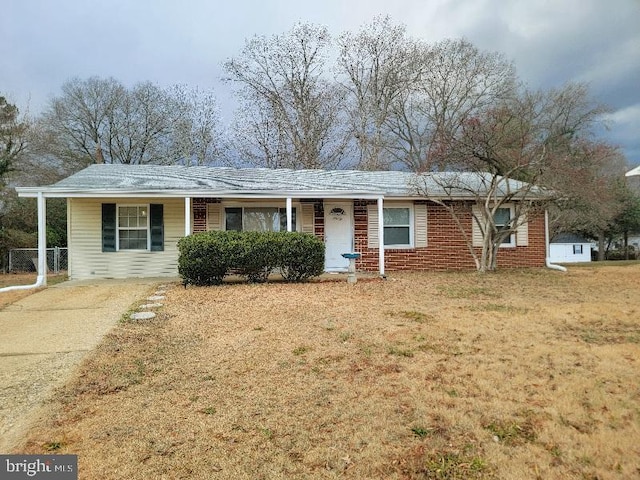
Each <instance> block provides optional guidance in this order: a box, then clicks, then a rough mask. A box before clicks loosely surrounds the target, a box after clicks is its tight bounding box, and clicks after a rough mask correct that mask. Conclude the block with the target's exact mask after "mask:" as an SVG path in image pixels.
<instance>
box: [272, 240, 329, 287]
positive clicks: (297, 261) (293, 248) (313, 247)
mask: <svg viewBox="0 0 640 480" xmlns="http://www.w3.org/2000/svg"><path fill="white" fill-rule="evenodd" d="M281 235H282V243H281V246H280V248H281V252H280V254H281V262H280V265H279V266H280V272H281V274H282V277H283V278H284V279H285V280H286V281H288V282H304V281H306V280H308V279H309V278H312V277H317V276H318V275H321V274H322V273H323V272H324V251H325V249H324V243H323V242H322V240H320V239H319V238H318V237H316V236H315V235H312V234H310V233H294V232H282V234H281Z"/></svg>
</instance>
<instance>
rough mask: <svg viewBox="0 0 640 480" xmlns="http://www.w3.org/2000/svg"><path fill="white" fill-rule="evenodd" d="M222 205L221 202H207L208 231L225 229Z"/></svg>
mask: <svg viewBox="0 0 640 480" xmlns="http://www.w3.org/2000/svg"><path fill="white" fill-rule="evenodd" d="M222 215H223V210H222V205H220V204H219V203H208V204H207V231H211V230H216V231H217V230H223V229H224V222H223V221H222Z"/></svg>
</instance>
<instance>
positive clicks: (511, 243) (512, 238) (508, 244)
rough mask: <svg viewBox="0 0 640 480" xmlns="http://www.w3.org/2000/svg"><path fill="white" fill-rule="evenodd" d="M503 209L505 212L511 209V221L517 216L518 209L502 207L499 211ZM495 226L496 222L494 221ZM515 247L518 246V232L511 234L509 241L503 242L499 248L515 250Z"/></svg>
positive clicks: (509, 206) (507, 206)
mask: <svg viewBox="0 0 640 480" xmlns="http://www.w3.org/2000/svg"><path fill="white" fill-rule="evenodd" d="M501 208H504V209H505V210H506V209H509V220H511V219H512V218H513V217H514V216H515V214H516V208H515V207H514V206H513V205H501V206H499V207H498V210H500V209H501ZM496 213H497V210H496ZM494 218H495V216H494ZM494 225H495V220H494ZM497 226H498V225H496V227H497ZM515 246H516V232H511V234H510V235H509V237H508V241H504V242H502V243H501V244H500V247H499V248H515Z"/></svg>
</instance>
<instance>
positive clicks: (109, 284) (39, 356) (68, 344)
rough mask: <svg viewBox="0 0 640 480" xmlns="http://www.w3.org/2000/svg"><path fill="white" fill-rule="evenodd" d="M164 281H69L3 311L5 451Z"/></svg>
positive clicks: (1, 421)
mask: <svg viewBox="0 0 640 480" xmlns="http://www.w3.org/2000/svg"><path fill="white" fill-rule="evenodd" d="M169 281H171V280H169ZM159 283H167V280H166V279H135V280H101V281H91V282H74V281H70V282H64V283H61V284H58V285H55V286H52V287H49V288H46V289H44V290H41V291H39V292H36V293H34V294H32V295H30V296H28V297H26V298H23V299H22V300H19V301H17V302H15V303H13V304H11V305H9V306H7V307H6V308H5V309H3V310H0V453H8V452H9V451H11V448H12V447H13V446H14V445H16V444H17V442H18V441H19V440H20V439H21V436H22V435H24V433H25V431H26V430H27V429H28V427H29V425H30V422H32V421H33V420H34V416H35V414H36V411H37V409H38V407H39V406H40V405H41V403H42V402H43V401H44V400H45V399H46V398H48V397H49V396H50V395H51V393H52V392H53V389H54V388H55V387H56V386H59V385H61V384H63V383H64V382H65V381H66V380H67V379H68V377H69V375H70V374H71V372H72V371H73V369H74V368H75V367H76V366H77V365H78V364H79V363H80V361H81V360H82V358H83V357H84V356H85V355H86V353H87V352H88V351H90V350H91V349H92V348H94V347H95V346H96V345H97V344H98V343H99V342H100V340H101V339H102V337H103V336H104V335H105V334H106V333H107V332H108V331H109V330H110V329H111V328H112V327H113V326H114V325H115V324H116V323H117V322H118V320H120V318H121V316H122V314H123V313H125V312H126V311H127V310H128V309H129V307H130V306H131V305H132V304H133V303H134V302H137V301H139V300H144V299H145V298H146V296H148V295H150V294H151V293H153V291H154V287H155V285H158V284H159ZM0 295H2V294H1V293H0Z"/></svg>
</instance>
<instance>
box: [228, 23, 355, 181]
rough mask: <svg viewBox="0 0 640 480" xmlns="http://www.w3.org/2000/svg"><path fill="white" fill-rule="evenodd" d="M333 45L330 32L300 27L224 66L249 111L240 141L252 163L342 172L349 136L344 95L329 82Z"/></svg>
mask: <svg viewBox="0 0 640 480" xmlns="http://www.w3.org/2000/svg"><path fill="white" fill-rule="evenodd" d="M330 43H331V39H330V36H329V33H328V31H327V30H326V29H325V28H323V27H318V26H314V25H309V24H298V25H296V26H295V27H294V28H293V29H292V30H291V31H289V32H288V33H286V34H283V35H274V36H272V37H270V38H266V37H255V38H253V39H251V40H249V41H247V42H246V44H245V47H244V49H243V50H242V52H241V54H240V55H239V56H237V57H235V58H232V59H230V60H229V61H227V62H226V63H225V69H226V70H227V72H228V74H229V76H228V78H227V79H226V80H227V81H229V82H234V83H235V84H237V85H238V86H239V90H238V95H239V96H240V98H241V99H242V100H243V107H246V108H245V111H244V114H243V115H242V116H240V117H239V119H238V123H239V124H240V125H238V126H239V128H240V134H239V135H238V136H237V137H236V141H237V142H239V143H240V145H239V150H240V151H244V152H245V153H246V154H247V155H248V156H249V158H250V160H251V161H252V163H259V164H262V165H265V166H266V165H269V166H272V165H277V166H281V167H290V168H336V167H338V166H340V164H341V161H342V160H343V158H344V156H345V148H346V145H347V134H346V132H345V129H344V126H343V124H344V122H343V118H342V117H343V116H344V113H343V112H344V110H343V95H342V92H341V91H340V89H338V87H337V85H335V83H332V82H331V81H329V80H328V79H327V78H325V76H324V74H325V69H326V59H327V52H328V48H329V46H330ZM242 124H243V125H242ZM254 134H255V137H253V138H251V139H250V140H251V141H249V142H247V140H248V135H254Z"/></svg>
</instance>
